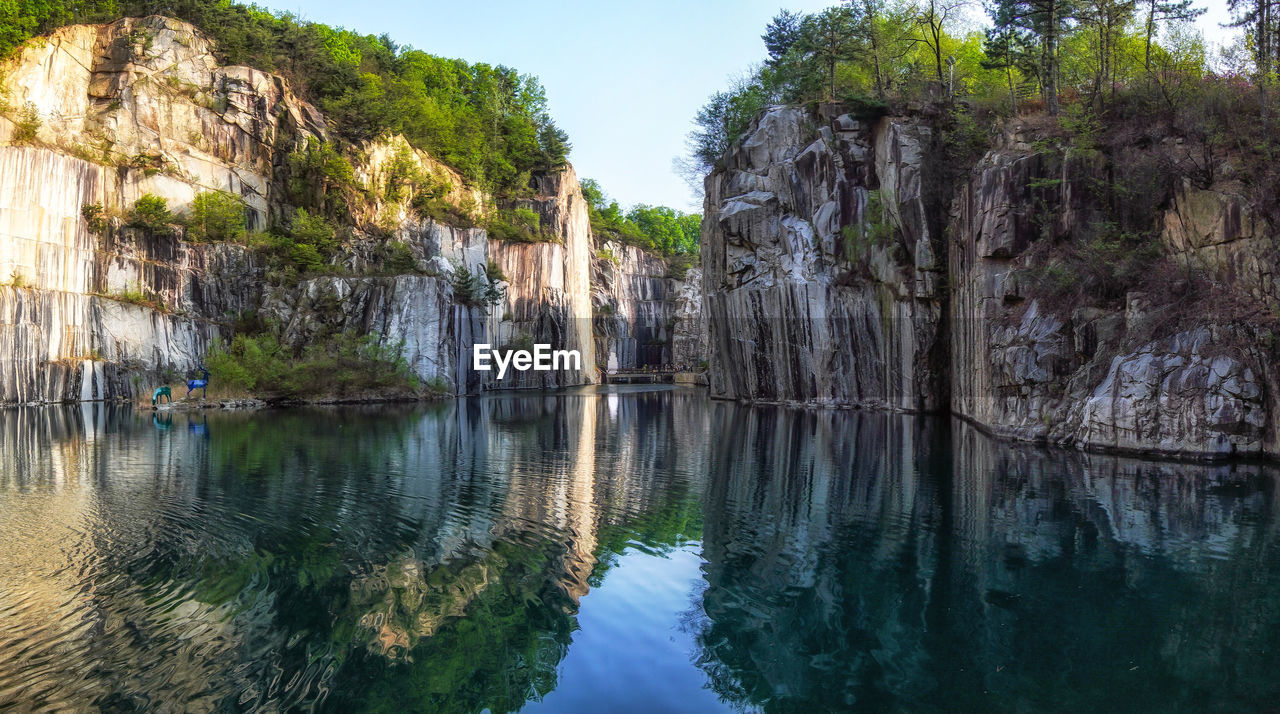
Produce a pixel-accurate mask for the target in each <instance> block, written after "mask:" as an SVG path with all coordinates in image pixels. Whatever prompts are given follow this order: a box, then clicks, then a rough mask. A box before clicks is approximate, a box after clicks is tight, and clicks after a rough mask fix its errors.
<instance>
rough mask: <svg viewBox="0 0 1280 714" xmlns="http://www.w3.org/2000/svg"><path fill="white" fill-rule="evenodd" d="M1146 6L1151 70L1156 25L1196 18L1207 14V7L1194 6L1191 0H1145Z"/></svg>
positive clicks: (1147, 67) (1147, 54) (1148, 60)
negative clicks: (1152, 44) (1152, 45)
mask: <svg viewBox="0 0 1280 714" xmlns="http://www.w3.org/2000/svg"><path fill="white" fill-rule="evenodd" d="M1143 4H1144V5H1145V6H1146V11H1147V21H1146V31H1147V46H1146V64H1145V65H1144V66H1145V67H1146V70H1147V71H1148V72H1150V71H1151V42H1152V40H1153V39H1154V38H1155V34H1156V26H1157V25H1158V24H1159V23H1161V22H1165V21H1168V20H1194V19H1196V18H1197V17H1200V16H1201V15H1203V14H1205V12H1207V10H1206V9H1205V8H1198V7H1192V5H1191V0H1143Z"/></svg>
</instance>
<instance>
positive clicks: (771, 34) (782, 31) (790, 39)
mask: <svg viewBox="0 0 1280 714" xmlns="http://www.w3.org/2000/svg"><path fill="white" fill-rule="evenodd" d="M802 19H803V18H802V16H801V15H800V13H796V12H792V11H790V10H785V9H783V10H779V11H778V14H777V15H774V16H773V19H772V20H770V21H769V25H768V27H766V28H765V31H764V34H763V35H761V36H760V39H761V40H764V46H765V49H766V50H767V51H768V53H769V62H770V63H771V64H775V65H776V64H778V63H779V62H781V61H782V58H783V57H785V56H786V54H787V53H788V52H790V51H791V48H792V47H794V46H795V44H796V42H798V41H799V40H800V25H801V22H802Z"/></svg>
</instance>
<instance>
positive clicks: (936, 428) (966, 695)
mask: <svg viewBox="0 0 1280 714" xmlns="http://www.w3.org/2000/svg"><path fill="white" fill-rule="evenodd" d="M713 409H714V410H715V411H716V413H717V418H716V419H715V422H716V423H717V424H719V423H724V424H725V425H726V427H729V428H732V429H734V430H736V432H737V433H739V434H742V435H743V437H744V442H745V443H743V444H741V445H737V446H734V447H727V446H726V447H725V448H721V449H716V450H713V456H712V459H711V467H710V475H709V479H710V488H709V490H708V494H709V496H708V499H707V503H708V504H715V505H714V506H710V505H709V506H708V508H707V512H706V527H705V542H704V544H703V552H704V557H705V558H706V560H707V565H706V578H707V582H708V586H707V589H706V590H705V592H704V593H703V595H702V600H701V613H700V617H699V619H698V624H697V628H698V640H699V643H700V645H701V648H702V650H701V653H700V658H699V661H698V663H699V665H700V666H701V667H703V668H704V669H705V671H706V672H707V673H708V675H709V676H710V679H711V682H712V686H713V687H714V688H715V689H716V691H717V692H718V693H720V694H721V696H722V697H724V698H725V699H726V700H727V701H731V702H736V703H741V704H745V705H754V706H760V707H762V708H764V709H767V710H775V711H810V710H832V709H845V708H851V707H858V708H866V709H869V710H873V711H874V710H881V709H893V710H899V709H902V708H904V707H905V708H906V709H907V710H912V711H919V710H926V711H930V710H931V711H1046V710H1048V711H1204V710H1213V711H1240V710H1255V709H1258V708H1259V707H1269V706H1271V705H1272V703H1273V702H1274V701H1275V700H1276V699H1275V698H1276V696H1277V695H1280V682H1278V681H1277V680H1276V679H1275V677H1274V676H1272V674H1270V673H1274V672H1275V671H1276V670H1277V667H1278V666H1280V649H1278V648H1277V645H1280V577H1277V574H1278V573H1280V557H1278V554H1277V553H1278V552H1277V548H1276V536H1277V529H1276V524H1275V521H1274V515H1273V503H1274V490H1273V486H1274V482H1273V479H1274V476H1275V473H1274V469H1272V468H1270V467H1263V466H1259V465H1195V464H1174V463H1160V462H1149V461H1142V460H1137V459H1131V458H1122V457H1115V456H1104V455H1093V454H1084V453H1080V452H1073V451H1045V450H1040V449H1033V448H1017V447H1011V446H1010V445H1008V444H1002V443H999V442H995V441H992V440H991V439H989V438H987V437H985V436H984V435H982V434H980V433H979V432H978V431H976V430H975V429H973V428H972V427H970V426H968V425H967V424H966V423H964V422H962V421H960V420H951V421H950V423H949V424H948V423H947V422H946V421H943V420H932V419H920V418H912V417H903V416H888V415H864V414H845V413H797V412H790V411H783V410H752V411H744V410H737V409H734V408H732V407H727V406H725V407H721V406H720V405H716V406H715V407H713ZM721 414H723V416H720V415H721ZM948 427H950V429H948ZM948 442H950V443H948Z"/></svg>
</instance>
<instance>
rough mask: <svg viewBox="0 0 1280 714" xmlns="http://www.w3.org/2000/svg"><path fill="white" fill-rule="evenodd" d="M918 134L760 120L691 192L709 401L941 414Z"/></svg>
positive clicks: (922, 129)
mask: <svg viewBox="0 0 1280 714" xmlns="http://www.w3.org/2000/svg"><path fill="white" fill-rule="evenodd" d="M933 143H934V138H933V135H932V131H931V130H930V129H929V127H927V126H925V125H923V124H920V123H916V122H913V121H910V120H903V119H894V118H888V119H883V120H881V121H879V122H878V123H876V124H875V125H867V124H865V123H863V122H860V121H858V120H855V119H853V118H852V117H850V116H849V115H841V116H838V117H836V118H834V119H833V120H831V121H830V122H825V123H824V122H818V121H816V120H814V119H813V118H811V117H810V116H809V115H808V114H807V113H806V112H805V111H804V110H801V109H797V108H791V107H775V108H772V109H770V110H768V111H766V112H765V113H764V114H763V115H762V116H761V117H760V118H759V119H758V120H757V121H756V122H755V124H753V126H752V127H751V129H750V130H749V131H748V132H747V135H746V136H745V138H744V139H743V140H742V141H741V142H739V143H737V144H735V145H734V146H733V147H732V148H731V149H730V150H729V151H728V153H727V154H726V155H725V156H724V157H723V159H722V162H721V165H720V166H719V167H718V168H717V169H716V170H715V171H713V172H712V174H711V175H710V176H708V178H707V180H706V188H707V196H706V202H705V210H704V214H703V230H702V233H703V244H702V271H703V275H702V280H703V291H704V292H703V294H704V296H705V297H704V305H705V320H706V324H707V331H708V353H709V361H710V383H711V393H712V395H713V396H717V397H724V398H729V399H743V400H756V401H769V402H799V403H806V404H816V405H826V406H847V407H875V408H885V409H894V410H907V411H932V410H937V409H941V408H944V407H945V405H946V364H945V353H944V352H943V351H942V347H943V345H944V342H945V323H944V319H943V317H944V312H943V304H944V297H945V296H944V291H943V289H942V286H941V285H942V283H941V280H940V277H941V275H940V273H941V271H942V270H943V269H944V266H945V252H944V248H945V245H944V244H943V242H942V240H941V234H940V233H941V232H940V230H938V224H939V221H938V220H937V217H936V211H935V212H932V213H931V212H930V210H929V208H930V206H932V205H933V203H934V202H935V199H934V198H933V197H931V196H930V195H929V193H928V185H929V182H928V180H927V174H928V173H929V171H930V170H931V168H930V166H929V164H928V162H927V161H926V159H927V158H928V152H929V151H930V149H931V147H932V145H933Z"/></svg>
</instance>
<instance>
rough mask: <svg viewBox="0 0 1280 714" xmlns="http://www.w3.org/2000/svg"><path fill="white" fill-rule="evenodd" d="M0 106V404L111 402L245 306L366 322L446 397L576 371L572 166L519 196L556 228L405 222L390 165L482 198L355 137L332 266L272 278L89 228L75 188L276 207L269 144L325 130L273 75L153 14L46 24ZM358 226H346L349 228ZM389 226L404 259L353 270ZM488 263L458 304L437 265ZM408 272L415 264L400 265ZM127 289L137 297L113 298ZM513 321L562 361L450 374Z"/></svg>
mask: <svg viewBox="0 0 1280 714" xmlns="http://www.w3.org/2000/svg"><path fill="white" fill-rule="evenodd" d="M5 86H6V89H7V90H8V96H7V98H6V99H7V101H8V102H9V103H10V105H11V106H16V107H23V106H26V105H28V104H29V105H30V106H32V107H34V109H35V111H36V112H37V113H38V115H39V118H40V125H39V128H38V130H37V132H36V136H35V138H34V140H24V141H23V142H22V143H18V142H16V141H15V139H16V138H18V134H17V126H16V125H15V124H14V122H13V121H11V120H10V119H8V118H0V187H3V190H0V283H4V285H5V286H4V287H0V404H4V403H32V402H54V401H70V400H89V399H105V398H117V397H119V398H131V397H136V396H138V395H141V394H146V393H149V390H150V387H151V386H154V384H155V383H158V382H160V381H173V379H175V378H176V377H177V375H178V374H180V373H182V372H185V371H188V370H191V369H192V368H193V367H195V366H196V365H198V364H199V363H200V362H201V361H202V360H203V357H204V355H205V353H206V352H207V350H208V348H209V345H210V343H211V342H212V341H213V340H214V339H215V338H217V337H228V336H229V335H230V334H231V325H232V323H233V322H234V320H235V319H236V318H237V317H238V316H240V315H242V314H245V313H253V312H258V313H260V314H263V315H264V316H267V317H270V318H274V319H276V320H278V321H279V322H280V323H281V324H282V325H283V326H284V327H283V330H284V338H285V339H286V340H287V341H289V342H291V343H292V344H294V345H301V344H304V343H306V341H307V340H308V339H310V338H311V337H312V336H314V335H315V334H316V333H317V332H319V331H320V330H321V329H333V328H334V327H338V328H340V329H345V330H355V331H358V332H374V333H377V334H378V335H379V336H380V338H381V339H382V340H384V341H389V342H390V343H392V344H403V350H404V355H405V357H406V359H407V360H408V361H409V363H410V365H411V366H412V368H413V370H414V372H415V373H416V374H417V375H418V376H419V377H420V378H421V379H423V380H433V381H436V382H437V383H443V384H444V385H446V386H447V387H448V388H449V389H452V390H454V391H456V392H468V391H471V392H474V391H479V390H482V389H506V388H522V387H552V386H565V385H570V384H582V383H589V382H592V381H596V380H597V378H598V377H597V374H596V370H595V363H596V360H595V357H594V342H593V339H592V334H591V295H590V261H591V235H590V224H589V219H588V214H587V207H586V203H585V201H584V200H583V198H582V194H581V191H580V189H579V187H578V181H577V177H576V176H575V174H574V173H573V170H572V168H571V167H570V168H568V169H566V170H564V171H561V172H559V173H556V174H552V175H548V176H542V177H538V179H537V185H536V186H535V193H536V197H535V199H534V200H533V201H531V204H532V206H533V207H534V208H535V209H536V210H537V211H538V212H539V213H540V215H541V216H542V219H543V226H544V228H545V229H546V230H548V231H549V232H550V233H551V234H552V235H553V236H555V237H556V238H557V240H558V242H555V243H542V244H531V245H523V244H521V245H516V244H506V243H502V242H500V241H491V240H489V238H488V236H487V235H486V232H485V231H484V229H482V228H457V227H452V226H449V225H444V224H442V223H439V222H437V221H433V220H430V219H424V218H420V217H419V216H417V215H416V214H415V213H414V211H412V210H411V209H410V207H409V205H408V201H407V200H399V201H396V200H393V199H392V198H391V197H390V196H391V192H390V191H386V190H383V189H386V188H388V187H389V186H390V183H391V182H393V181H394V177H393V174H394V170H393V168H392V167H393V166H394V165H396V164H400V165H403V164H404V162H408V163H409V164H411V165H412V166H413V167H414V168H415V169H416V170H417V171H418V172H420V173H422V174H424V175H430V176H431V177H433V178H434V179H437V180H440V181H443V182H445V183H447V184H448V186H449V189H448V191H447V192H446V195H445V198H446V199H447V200H448V201H450V202H452V203H453V204H454V205H469V206H474V207H475V210H477V211H481V210H483V208H482V207H483V204H484V198H485V197H484V196H483V195H481V194H480V193H479V192H477V191H475V190H473V189H470V188H467V187H466V186H465V184H464V183H463V181H462V178H461V177H460V176H459V175H458V174H457V173H456V172H454V171H453V170H452V169H450V168H449V167H447V166H445V165H443V164H441V163H440V162H438V161H436V160H435V159H433V158H432V157H430V156H429V155H427V154H425V153H423V152H421V151H417V150H414V149H413V148H412V147H410V146H408V144H407V142H405V141H404V140H403V139H402V138H399V137H390V138H387V139H384V140H380V141H379V142H376V143H374V144H370V145H367V146H364V147H361V151H360V152H358V153H359V159H358V161H357V162H356V165H355V173H356V179H357V181H359V182H360V183H362V184H363V185H365V186H366V187H370V188H374V189H378V190H373V191H370V192H369V193H370V194H371V195H372V196H374V197H375V198H373V199H371V200H370V201H369V202H368V204H367V205H362V206H358V207H356V210H354V211H353V213H354V214H355V215H354V218H355V220H356V221H357V224H358V225H357V231H356V235H355V237H354V239H353V240H352V241H350V242H349V245H345V246H344V248H343V250H342V252H341V254H340V255H339V257H338V258H337V259H336V261H337V263H338V267H340V268H341V269H342V270H343V271H346V272H348V273H350V275H347V276H339V277H319V278H313V279H308V280H303V281H301V282H299V283H297V284H290V285H285V286H282V285H279V284H273V283H272V281H270V280H268V279H267V278H268V276H266V275H265V274H264V271H263V268H262V266H261V265H259V264H258V263H257V262H256V261H255V258H254V255H253V254H252V252H251V251H248V250H246V249H244V248H242V247H239V246H235V245H228V244H200V245H197V244H191V243H187V242H184V241H182V240H180V239H179V238H178V237H173V236H152V235H146V234H143V233H141V232H139V231H136V230H133V229H129V228H125V227H122V226H121V225H120V224H119V221H113V222H112V225H111V226H110V227H109V228H108V229H107V230H103V231H98V232H94V231H91V230H90V228H89V226H88V225H87V222H86V221H85V220H84V218H83V217H82V215H81V209H82V207H83V206H85V205H88V204H94V203H97V204H101V205H102V206H103V207H104V209H105V210H106V211H107V213H108V214H116V215H118V214H120V213H122V212H124V211H125V210H127V209H128V208H129V207H131V206H132V204H133V202H134V201H136V200H137V199H138V198H139V197H140V196H142V195H143V194H147V193H150V194H155V195H157V196H160V197H162V198H164V199H166V201H167V203H168V206H169V208H170V209H171V210H173V211H175V213H179V214H180V213H183V212H186V211H187V210H188V209H189V206H190V203H191V201H192V199H193V198H194V197H195V196H196V195H198V194H199V193H201V192H204V191H210V190H221V191H228V192H231V193H233V194H236V195H238V196H240V197H242V198H243V199H244V201H245V203H246V206H247V208H248V223H249V227H250V228H257V229H262V228H266V227H268V226H270V225H272V224H274V223H276V222H277V221H280V220H282V219H286V220H287V219H288V217H289V216H291V215H292V213H293V210H294V207H293V206H292V205H290V203H289V192H288V191H287V190H286V189H285V183H286V180H287V175H286V174H287V163H288V162H287V161H286V160H285V159H286V157H287V154H288V153H289V152H291V151H294V150H296V149H298V148H301V147H302V146H304V145H305V144H306V142H308V141H309V140H323V139H325V138H326V134H327V132H326V129H325V119H324V117H323V116H322V115H321V114H320V112H318V111H317V110H316V109H315V108H314V107H312V106H310V105H309V104H307V103H306V102H303V101H301V100H300V99H298V98H297V97H295V96H294V95H293V94H292V92H291V91H290V90H289V88H288V86H287V85H286V84H285V82H284V81H283V80H282V79H281V78H279V77H277V76H274V75H271V74H267V73H264V72H261V71H258V70H254V69H250V68H247V67H219V66H217V64H216V62H215V61H214V59H213V53H212V48H211V46H210V44H209V42H208V40H207V39H206V38H204V36H203V35H201V34H200V33H199V32H198V31H197V30H195V29H194V28H193V27H191V26H190V25H187V24H185V23H182V22H178V21H175V20H170V19H166V18H162V17H147V18H138V19H124V20H120V21H118V22H115V23H112V24H109V25H101V26H90V25H81V26H72V27H65V28H62V29H60V30H58V31H56V32H54V33H53V34H52V35H51V36H49V37H48V38H46V39H45V41H43V42H33V43H29V44H28V45H27V47H26V48H25V49H24V50H23V51H22V53H21V55H20V56H19V57H17V58H16V59H15V60H13V61H12V62H11V64H10V66H9V67H8V68H7V71H6V76H5ZM364 227H367V230H366V229H365V228H364ZM377 234H380V235H390V236H392V240H394V241H398V242H400V243H403V244H404V245H405V246H407V247H408V250H409V254H410V255H412V257H413V259H414V260H415V262H416V263H417V264H418V267H419V268H420V269H421V270H420V271H419V272H417V273H415V274H408V275H400V276H389V277H383V276H379V277H375V276H373V275H369V273H379V272H381V271H380V270H379V267H380V266H379V262H380V261H381V260H382V255H383V254H382V253H380V252H379V250H380V246H385V239H382V238H374V237H372V236H373V235H377ZM491 262H492V263H494V264H496V265H497V266H498V267H499V268H500V269H501V270H502V271H503V273H505V275H506V276H507V280H506V284H505V286H503V287H505V298H504V300H503V301H502V302H500V303H499V304H498V305H495V306H489V307H487V308H480V307H470V306H467V305H465V304H462V302H461V301H460V300H459V298H458V296H456V295H454V291H453V284H452V281H451V280H450V279H449V274H450V273H451V272H452V271H453V269H454V268H455V267H457V266H464V267H465V268H466V269H467V270H469V271H470V272H472V273H476V272H482V271H485V270H486V269H487V268H488V266H489V264H490V263H491ZM423 272H425V273H426V274H425V275H424V274H422V273H423ZM131 295H133V296H137V295H146V296H148V297H147V299H146V300H138V299H134V298H131V297H130V296H131ZM521 336H527V338H529V339H530V340H531V341H533V342H544V343H550V344H551V345H552V346H553V348H557V349H561V348H563V349H577V350H579V351H580V352H581V354H582V362H583V364H582V369H581V370H573V371H570V372H557V373H544V372H528V373H523V374H521V375H520V376H518V377H510V376H509V377H508V378H507V379H506V380H503V381H502V382H498V381H496V380H495V379H493V378H492V375H491V374H484V373H476V372H473V371H472V370H471V369H470V360H471V348H472V346H473V345H474V344H477V343H490V344H492V345H493V346H495V347H499V346H502V345H504V344H509V343H511V342H513V341H517V338H519V337H521Z"/></svg>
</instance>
